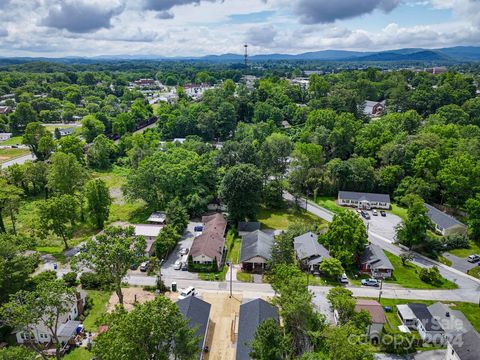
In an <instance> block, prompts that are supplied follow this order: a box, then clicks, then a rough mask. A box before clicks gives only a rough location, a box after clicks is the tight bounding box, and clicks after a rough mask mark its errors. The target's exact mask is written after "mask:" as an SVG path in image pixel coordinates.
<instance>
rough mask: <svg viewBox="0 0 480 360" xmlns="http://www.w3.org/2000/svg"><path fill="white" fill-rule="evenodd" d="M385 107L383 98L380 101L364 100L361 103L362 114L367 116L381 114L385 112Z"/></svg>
mask: <svg viewBox="0 0 480 360" xmlns="http://www.w3.org/2000/svg"><path fill="white" fill-rule="evenodd" d="M385 109H386V105H385V100H383V101H380V102H378V101H370V100H366V101H365V102H364V103H363V114H364V115H366V116H368V117H378V116H382V115H383V114H384V113H385Z"/></svg>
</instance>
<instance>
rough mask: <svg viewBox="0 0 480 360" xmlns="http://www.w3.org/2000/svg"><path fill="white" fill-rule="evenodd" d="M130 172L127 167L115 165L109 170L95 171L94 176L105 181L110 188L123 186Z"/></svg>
mask: <svg viewBox="0 0 480 360" xmlns="http://www.w3.org/2000/svg"><path fill="white" fill-rule="evenodd" d="M129 172H130V171H129V169H127V168H124V167H121V166H116V165H113V166H112V167H111V168H110V169H108V170H102V171H93V172H92V176H93V177H94V178H98V179H102V180H103V181H105V183H106V184H107V186H108V187H109V188H121V187H122V186H123V185H124V184H125V183H126V182H127V176H128V174H129Z"/></svg>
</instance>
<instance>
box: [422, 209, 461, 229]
mask: <svg viewBox="0 0 480 360" xmlns="http://www.w3.org/2000/svg"><path fill="white" fill-rule="evenodd" d="M424 205H425V207H426V208H427V211H428V212H427V216H428V217H429V218H430V221H431V222H432V224H433V225H434V226H435V231H436V232H438V233H439V234H442V235H443V236H446V235H451V234H466V232H467V226H466V225H465V224H463V223H461V222H460V221H458V220H457V219H455V218H454V217H453V216H450V215H448V214H446V213H444V212H443V211H440V210H438V209H437V208H435V207H433V206H432V205H429V204H424Z"/></svg>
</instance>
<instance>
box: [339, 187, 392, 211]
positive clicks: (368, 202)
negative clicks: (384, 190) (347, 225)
mask: <svg viewBox="0 0 480 360" xmlns="http://www.w3.org/2000/svg"><path fill="white" fill-rule="evenodd" d="M338 204H339V205H343V206H353V207H357V208H359V209H367V210H369V209H372V208H378V209H390V205H391V202H390V195H388V194H375V193H362V192H354V191H339V192H338Z"/></svg>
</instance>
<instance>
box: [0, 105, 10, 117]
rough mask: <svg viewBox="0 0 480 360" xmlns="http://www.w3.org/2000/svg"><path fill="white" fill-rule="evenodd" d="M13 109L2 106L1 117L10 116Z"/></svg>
mask: <svg viewBox="0 0 480 360" xmlns="http://www.w3.org/2000/svg"><path fill="white" fill-rule="evenodd" d="M12 111H13V109H12V108H11V107H10V106H0V115H7V114H10V113H11V112H12Z"/></svg>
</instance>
